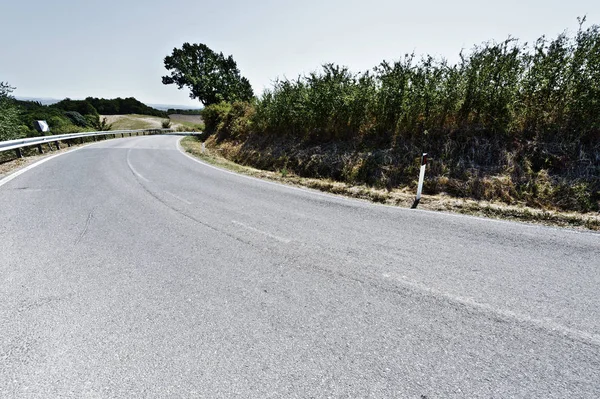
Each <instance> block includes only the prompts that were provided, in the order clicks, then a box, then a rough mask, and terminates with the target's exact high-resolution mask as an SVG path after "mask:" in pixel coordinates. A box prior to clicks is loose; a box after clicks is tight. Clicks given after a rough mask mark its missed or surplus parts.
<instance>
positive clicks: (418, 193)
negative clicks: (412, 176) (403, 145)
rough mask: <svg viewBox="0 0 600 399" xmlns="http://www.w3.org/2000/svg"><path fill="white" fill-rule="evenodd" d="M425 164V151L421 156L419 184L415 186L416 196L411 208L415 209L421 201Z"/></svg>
mask: <svg viewBox="0 0 600 399" xmlns="http://www.w3.org/2000/svg"><path fill="white" fill-rule="evenodd" d="M426 166H427V153H426V152H424V153H423V155H422V156H421V172H420V173H419V186H418V187H417V197H416V198H415V202H414V203H413V205H412V207H411V208H412V209H416V208H417V205H419V201H421V193H422V192H423V181H424V180H425V167H426Z"/></svg>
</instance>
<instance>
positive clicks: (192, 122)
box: [169, 114, 204, 130]
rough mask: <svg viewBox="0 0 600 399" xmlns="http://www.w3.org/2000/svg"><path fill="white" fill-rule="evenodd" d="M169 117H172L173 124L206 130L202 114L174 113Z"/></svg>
mask: <svg viewBox="0 0 600 399" xmlns="http://www.w3.org/2000/svg"><path fill="white" fill-rule="evenodd" d="M169 118H171V122H173V125H179V126H183V127H186V128H191V129H196V130H204V121H203V120H202V117H201V116H200V115H181V114H172V115H169Z"/></svg>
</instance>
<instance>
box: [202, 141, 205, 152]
mask: <svg viewBox="0 0 600 399" xmlns="http://www.w3.org/2000/svg"><path fill="white" fill-rule="evenodd" d="M204 151H206V146H205V145H204V141H203V142H202V154H204Z"/></svg>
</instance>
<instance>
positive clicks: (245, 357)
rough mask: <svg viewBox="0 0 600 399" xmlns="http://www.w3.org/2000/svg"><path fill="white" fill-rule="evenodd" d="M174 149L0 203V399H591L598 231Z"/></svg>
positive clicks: (89, 166)
mask: <svg viewBox="0 0 600 399" xmlns="http://www.w3.org/2000/svg"><path fill="white" fill-rule="evenodd" d="M178 140H179V137H173V136H146V137H134V138H126V139H116V140H110V141H105V142H102V143H98V144H95V145H92V146H88V147H85V148H82V149H79V150H77V151H74V152H71V153H68V154H65V155H62V156H60V157H57V158H53V159H51V160H49V161H47V162H46V163H44V164H43V165H40V166H38V167H36V168H33V169H31V170H29V171H27V172H26V173H23V174H21V175H20V176H18V177H16V178H14V179H13V180H11V181H10V182H8V183H6V184H4V185H3V186H2V187H0V281H1V284H0V397H2V398H12V397H17V398H19V397H23V398H53V397H61V398H70V397H73V398H81V397H91V398H117V397H118V398H134V397H152V398H155V397H169V398H171V397H203V398H295V397H297V398H310V397H314V398H323V397H332V398H358V397H372V398H392V397H394V398H400V397H409V398H410V397H412V398H423V397H426V398H450V397H458V398H463V397H464V398H474V397H482V398H507V397H526V398H597V397H600V295H599V293H600V235H598V234H594V233H588V232H575V231H570V230H561V229H554V228H547V227H540V226H530V225H525V224H518V223H508V222H499V221H492V220H484V219H479V218H473V217H464V216H456V215H449V214H442V213H433V212H426V211H418V210H417V211H414V210H408V209H397V208H393V207H387V206H381V205H374V204H369V203H365V202H361V201H356V200H350V199H344V198H339V197H334V196H330V195H326V194H322V193H317V192H312V191H307V190H300V189H295V188H290V187H285V186H281V185H278V184H273V183H268V182H262V181H259V180H257V179H252V178H248V177H243V176H239V175H235V174H233V173H230V172H226V171H221V170H219V169H216V168H214V167H211V166H207V165H203V164H201V163H199V162H196V161H194V160H192V159H190V158H189V157H187V156H186V155H184V154H182V153H181V152H180V151H179V150H178V147H177V142H178Z"/></svg>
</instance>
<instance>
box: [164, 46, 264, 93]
mask: <svg viewBox="0 0 600 399" xmlns="http://www.w3.org/2000/svg"><path fill="white" fill-rule="evenodd" d="M164 62H165V68H166V69H167V71H170V75H168V76H163V77H162V82H163V84H165V85H169V84H176V85H177V86H178V87H179V89H182V88H183V87H184V86H186V87H188V88H189V89H190V98H193V99H196V98H197V99H198V100H200V102H202V104H204V105H211V104H217V103H220V102H221V101H229V102H231V101H236V100H241V101H247V100H250V99H251V98H252V97H253V96H254V93H253V91H252V86H251V85H250V82H249V81H248V79H246V78H244V77H243V76H241V75H240V71H239V69H238V67H237V64H236V62H235V61H234V60H233V57H232V56H231V55H230V56H227V57H225V56H224V55H223V53H216V52H214V51H213V50H211V49H210V48H209V47H208V46H206V45H205V44H189V43H184V44H183V46H182V48H180V49H179V48H175V49H173V53H172V54H171V55H169V56H167V57H165V60H164Z"/></svg>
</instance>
